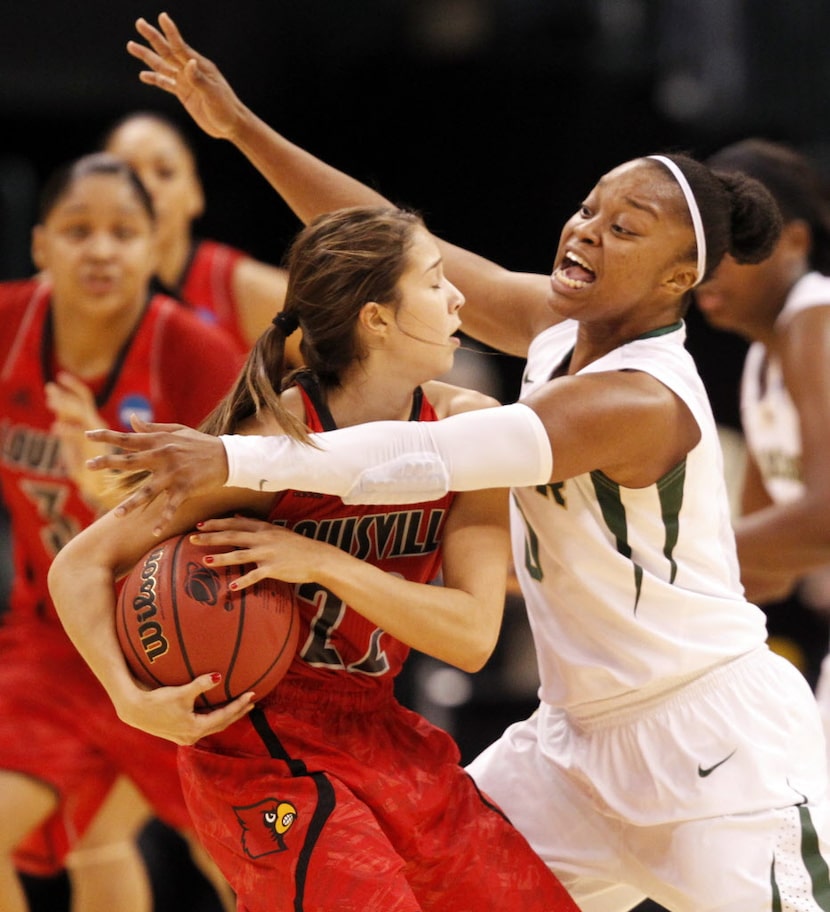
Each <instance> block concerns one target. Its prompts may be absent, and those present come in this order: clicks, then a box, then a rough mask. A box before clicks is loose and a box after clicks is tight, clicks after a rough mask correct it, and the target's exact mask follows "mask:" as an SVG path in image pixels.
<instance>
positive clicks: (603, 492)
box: [591, 470, 643, 614]
mask: <svg viewBox="0 0 830 912" xmlns="http://www.w3.org/2000/svg"><path fill="white" fill-rule="evenodd" d="M591 482H592V483H593V485H594V493H595V494H596V496H597V503H598V504H599V508H600V510H602V518H603V519H604V520H605V525H606V526H608V528H609V529H610V530H611V533H612V535H613V536H614V537H615V538H616V539H617V552H618V553H619V554H622V556H623V557H627V558H628V559H629V560H631V545H629V543H628V523H627V521H626V518H625V507H624V506H623V502H622V498H621V497H620V486H619V485H618V484H617V483H616V481H611V479H610V478H609V477H608V476H607V475H605V474H604V473H603V472H600V471H598V470H595V471H593V472H591ZM631 563H632V564H633V566H634V592H635V595H634V613H635V614H636V613H637V604H638V602H639V601H640V590H641V588H642V585H643V568H642V567H641V566H640V565H639V564H637V563H635V562H634V561H631Z"/></svg>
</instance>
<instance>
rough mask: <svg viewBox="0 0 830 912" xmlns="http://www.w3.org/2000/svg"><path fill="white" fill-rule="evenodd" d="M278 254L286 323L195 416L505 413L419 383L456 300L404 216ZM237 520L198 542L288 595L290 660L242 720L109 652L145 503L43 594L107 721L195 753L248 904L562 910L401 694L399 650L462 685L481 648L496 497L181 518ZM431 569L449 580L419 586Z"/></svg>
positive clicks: (227, 865) (214, 419) (287, 418)
mask: <svg viewBox="0 0 830 912" xmlns="http://www.w3.org/2000/svg"><path fill="white" fill-rule="evenodd" d="M288 263H289V283H288V291H287V297H286V306H285V310H284V311H283V312H282V313H281V314H279V315H278V316H277V317H276V318H275V321H274V322H275V325H274V326H272V327H271V328H270V329H269V330H267V331H266V332H265V334H264V335H263V336H262V338H261V339H260V341H259V342H258V343H257V344H256V345H255V347H254V349H253V350H252V352H251V354H250V356H249V358H248V362H247V366H246V369H245V375H244V377H242V378H241V379H240V382H239V383H238V385H237V386H236V388H235V389H234V390H233V392H232V393H231V394H230V395H229V396H228V397H227V398H226V399H225V400H224V402H223V403H222V405H221V406H220V407H219V408H218V409H217V410H216V412H215V413H214V414H213V415H212V416H211V418H210V419H208V421H207V423H206V425H205V427H206V428H207V429H208V430H209V431H210V432H211V433H214V434H219V433H227V432H232V431H234V430H247V431H248V432H256V431H260V432H271V433H283V434H285V433H288V434H289V435H291V436H292V437H297V438H301V439H305V437H306V436H307V429H308V430H322V429H333V428H335V427H345V426H349V425H353V424H355V423H357V422H363V421H377V420H382V419H391V420H394V421H400V422H408V421H426V422H432V421H434V420H435V419H437V418H440V417H445V416H447V415H451V414H456V413H460V412H469V411H470V410H475V409H481V408H485V407H488V406H493V405H497V403H496V402H495V401H494V400H492V399H490V398H489V397H486V396H483V395H482V394H480V393H475V392H471V391H469V390H462V389H459V388H457V387H453V386H450V385H448V384H446V383H441V382H438V381H434V380H432V379H431V378H433V377H435V376H440V375H442V374H443V373H445V372H446V371H447V370H448V369H449V367H450V366H451V364H452V361H453V356H454V353H455V351H456V348H457V346H458V340H457V339H456V338H454V334H455V332H456V331H457V330H458V328H459V326H460V324H461V319H460V315H459V310H460V308H461V306H462V304H463V300H464V299H463V297H462V296H461V294H460V293H459V292H458V290H457V289H456V288H455V287H454V286H453V285H451V284H450V283H449V282H448V281H447V280H446V279H445V277H444V275H443V268H442V260H441V255H440V253H439V251H438V247H437V246H436V244H435V242H434V241H432V239H431V238H430V236H429V234H428V233H427V231H426V229H425V228H424V227H423V225H422V223H421V221H420V220H419V219H418V218H416V217H415V216H414V215H412V214H411V213H407V212H402V211H400V210H396V209H391V208H381V209H375V208H370V209H348V210H343V211H340V212H335V213H332V214H330V215H327V216H323V217H322V218H321V219H319V220H318V221H316V222H315V223H314V224H312V225H311V226H309V227H308V228H306V229H305V230H304V231H303V232H301V233H300V235H299V236H298V238H297V240H296V241H295V243H294V245H293V247H292V250H291V253H290V255H289V259H288ZM298 326H299V328H300V329H301V330H302V332H303V338H304V354H305V356H306V361H307V365H308V370H306V371H303V372H301V373H300V374H298V375H295V376H294V381H293V384H292V385H290V387H289V388H288V389H287V390H286V391H285V392H284V393H283V394H282V395H277V393H278V391H279V389H280V384H281V381H282V375H283V345H284V338H285V336H286V335H289V334H291V333H292V332H293V331H294V330H295V329H296V328H297V327H298ZM230 510H235V511H237V513H239V511H247V512H249V513H250V512H253V513H254V514H255V515H256V516H259V517H263V518H267V519H268V520H269V521H268V522H263V521H262V519H256V518H251V517H250V516H239V515H237V516H235V517H232V518H226V519H214V520H210V521H207V522H205V523H204V524H203V526H202V530H203V534H202V535H200V536H198V537H197V540H198V541H199V542H200V543H204V544H206V545H211V544H215V545H220V544H226V545H231V546H233V547H234V549H235V550H234V551H232V552H230V553H229V554H215V555H209V556H207V557H206V558H205V563H206V564H207V565H208V566H211V565H213V566H218V565H220V564H223V563H227V562H231V563H239V562H244V563H251V564H255V565H256V566H255V567H254V568H253V569H252V570H251V572H250V573H249V574H248V575H247V576H246V577H244V578H243V579H242V580H240V585H247V584H250V583H252V582H254V581H255V580H257V579H259V578H262V577H269V576H270V577H273V578H278V579H286V580H288V581H291V582H296V583H297V584H298V585H297V594H298V597H299V605H300V614H301V630H300V640H299V643H300V646H299V649H298V655H297V657H296V660H295V661H294V663H293V664H292V666H291V667H290V669H289V671H288V674H287V676H286V677H285V678H284V679H283V681H282V682H281V683H280V684H279V685H278V686H277V687H276V689H275V690H274V691H272V692H271V693H270V694H267V695H263V697H262V698H261V699H260V700H259V701H258V702H257V704H256V706H255V708H253V707H254V704H253V703H252V702H251V695H250V694H248V695H244V696H243V697H242V698H241V700H239V701H236V702H235V703H234V704H230V705H229V706H228V707H224V708H222V709H218V710H215V711H214V712H213V713H211V714H210V715H209V716H207V715H202V714H198V713H195V712H194V711H193V704H194V700H195V699H196V697H197V696H198V695H199V694H200V693H202V692H204V691H205V690H207V689H209V688H210V687H211V686H213V684H214V682H213V681H212V680H211V677H210V675H207V674H206V675H203V676H201V677H199V678H197V679H196V680H195V681H194V682H193V683H192V684H190V685H186V686H185V687H183V688H161V689H159V690H155V691H150V692H147V691H145V690H142V689H140V688H138V687H137V686H136V683H135V682H134V680H133V679H132V677H131V676H130V675H129V672H128V671H127V666H126V663H125V661H124V657H123V655H122V654H121V652H120V649H119V648H118V643H117V640H116V638H115V631H114V620H113V614H114V607H115V605H114V581H115V578H116V577H117V576H118V574H119V573H122V572H124V570H125V569H126V568H128V567H130V566H131V565H132V564H133V563H134V562H135V561H137V560H138V559H139V558H140V557H141V556H142V554H143V553H144V552H145V551H146V550H147V548H149V547H150V546H151V545H152V544H153V543H154V541H155V539H154V535H153V528H154V525H155V523H156V522H157V521H158V516H157V514H156V512H155V508H151V509H150V510H149V511H148V512H147V513H146V514H144V515H140V516H139V515H136V517H135V520H136V521H135V522H134V523H131V524H130V527H129V530H128V529H127V528H126V526H125V525H124V524H123V520H120V519H117V518H116V517H115V516H114V515H112V514H107V515H106V516H104V517H102V518H101V519H99V520H98V521H97V522H96V523H94V524H93V525H92V526H91V527H90V528H89V529H88V530H86V531H85V532H84V533H82V534H81V536H79V537H78V538H77V539H76V540H75V541H73V542H72V543H71V544H70V545H69V546H68V547H67V548H66V549H65V550H64V551H63V552H62V553H61V554H60V555H59V556H58V558H57V559H56V561H55V563H54V565H53V569H52V573H51V586H52V592H53V594H54V597H55V602H56V605H57V607H58V610H59V612H60V614H61V617H62V619H63V621H64V623H65V625H66V627H67V629H68V630H69V632H70V635H71V636H72V638H73V639H74V640H75V641H76V643H77V644H78V645H79V648H80V649H81V651H82V652H83V654H84V655H85V656H86V658H87V659H88V661H89V662H90V664H91V666H92V667H93V668H94V669H95V672H96V674H97V675H98V676H99V677H100V679H101V680H102V682H103V683H104V684H105V686H106V687H107V690H108V691H109V693H110V695H111V696H112V698H113V700H114V702H115V704H116V706H118V709H119V714H120V715H121V717H122V718H124V719H126V720H128V721H130V722H132V723H133V724H135V725H138V726H140V727H142V728H145V729H147V730H148V731H153V732H155V733H156V734H159V735H164V736H166V737H168V738H171V739H172V740H175V741H177V742H178V743H180V744H193V747H188V748H184V749H183V750H182V753H181V756H180V769H181V771H182V777H183V781H184V784H185V791H186V794H187V797H188V804H189V806H190V808H191V813H192V815H193V817H194V820H195V821H196V823H197V828H198V832H199V835H200V838H201V839H202V841H203V843H204V844H205V846H206V847H207V848H208V850H209V851H210V852H211V854H212V855H213V856H214V858H215V859H216V861H217V862H218V863H219V865H220V867H221V868H222V870H223V872H224V873H225V875H226V876H227V878H228V880H229V881H230V883H231V884H232V885H233V887H234V888H235V890H236V892H237V895H238V897H239V901H240V908H244V909H245V910H247V912H266V910H273V909H274V908H296V909H299V908H302V909H308V910H311V909H315V910H323V909H331V910H337V912H418V910H436V912H438V910H440V912H453V910H473V909H475V910H476V912H488V910H492V912H496V910H499V912H502V910H505V909H522V910H523V912H532V910H545V912H551V910H557V909H564V910H571V909H575V906H574V905H573V904H572V902H571V901H570V900H569V898H568V897H567V894H566V893H565V892H564V890H563V889H562V887H561V886H560V885H559V883H558V882H557V881H556V879H555V878H554V877H553V876H552V875H550V873H549V872H548V871H547V869H546V868H545V866H544V865H543V864H542V863H541V861H540V859H539V858H538V857H537V856H536V855H535V854H534V853H533V852H532V851H531V850H530V847H529V846H528V844H527V842H526V841H525V840H524V838H523V837H522V836H520V835H519V833H518V832H517V831H516V830H515V829H514V828H513V827H512V826H511V825H510V824H509V823H508V822H507V821H506V819H505V818H504V816H503V815H502V814H501V812H500V811H498V810H497V809H495V808H494V807H493V806H492V805H491V804H490V803H489V801H488V800H487V799H486V798H484V797H483V796H482V795H481V794H480V793H479V791H478V790H477V789H476V787H475V786H474V784H473V782H472V780H471V779H470V778H469V777H468V776H467V775H466V773H465V772H464V771H463V770H462V768H461V767H460V766H459V751H458V748H457V746H456V744H455V743H454V741H453V740H452V739H451V738H450V736H449V735H448V734H447V733H446V732H444V731H442V730H441V729H439V728H436V727H435V726H434V725H432V724H430V723H429V722H427V720H425V719H424V718H422V717H420V716H419V715H417V714H415V713H413V712H412V711H410V710H408V709H405V708H404V707H403V706H401V705H400V704H399V703H398V702H397V700H396V699H395V697H394V692H393V684H394V678H395V676H396V675H397V674H398V672H399V671H400V669H401V666H402V664H403V662H404V660H405V659H406V657H407V654H408V652H409V648H410V647H413V648H416V649H419V650H420V651H422V652H425V653H428V654H431V655H433V656H435V657H437V658H439V659H441V660H443V661H446V662H450V663H452V664H454V665H458V666H459V667H461V668H464V669H466V670H469V671H473V670H477V669H478V668H480V667H481V666H482V665H483V664H484V662H485V661H486V659H487V658H488V656H489V655H490V653H491V651H492V649H493V647H494V646H495V643H496V640H497V637H498V633H499V626H500V621H501V616H502V609H503V606H504V596H505V580H506V574H507V551H508V539H507V525H506V519H507V516H506V495H505V492H504V491H502V492H498V491H483V492H479V493H476V494H473V495H469V494H463V495H452V494H448V495H446V496H444V497H443V498H441V499H440V500H437V501H435V502H434V503H429V504H424V503H412V504H405V505H402V506H398V507H386V506H384V507H367V506H359V505H349V504H346V503H344V502H343V501H342V500H341V499H340V498H338V497H321V496H318V495H314V494H309V493H308V492H305V491H292V490H287V491H282V492H280V493H278V494H276V495H274V494H263V493H262V492H254V491H243V490H241V489H235V490H230V489H228V490H226V491H224V492H222V491H220V492H218V493H217V495H216V496H215V497H213V496H212V497H211V498H210V499H205V500H202V501H200V502H195V503H190V504H188V506H187V508H186V509H185V510H184V511H183V512H182V513H181V514H180V515H179V516H178V517H177V520H176V526H177V528H178V529H179V530H187V529H188V528H193V525H194V524H195V523H196V521H197V520H200V519H201V518H203V517H205V516H211V515H214V516H215V515H217V513H219V512H227V511H230ZM287 530H293V532H292V531H287ZM293 533H299V534H293ZM442 560H443V571H442V572H443V583H444V585H443V586H435V585H429V583H430V581H431V580H433V579H434V578H435V576H436V575H437V573H438V572H439V569H441V568H442ZM176 695H177V696H176ZM171 696H175V698H176V705H175V707H174V709H173V711H171V707H170V704H169V702H168V700H169V699H170V697H171ZM248 713H249V714H248ZM228 723H234V724H231V725H230V727H228V728H226V729H225V730H224V731H223V730H222V729H223V728H224V727H225V726H227V725H228ZM194 742H195V743H194Z"/></svg>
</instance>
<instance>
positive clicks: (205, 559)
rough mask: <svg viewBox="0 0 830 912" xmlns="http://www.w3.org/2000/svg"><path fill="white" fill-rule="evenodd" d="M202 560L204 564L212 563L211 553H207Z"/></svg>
mask: <svg viewBox="0 0 830 912" xmlns="http://www.w3.org/2000/svg"><path fill="white" fill-rule="evenodd" d="M204 561H205V563H206V564H212V563H213V555H212V554H208V555H207V557H205V558H204Z"/></svg>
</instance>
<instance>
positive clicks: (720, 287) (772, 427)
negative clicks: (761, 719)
mask: <svg viewBox="0 0 830 912" xmlns="http://www.w3.org/2000/svg"><path fill="white" fill-rule="evenodd" d="M711 163H712V164H713V166H715V167H718V168H722V169H726V170H729V171H740V172H743V173H746V174H750V175H751V176H753V177H755V178H756V179H758V180H760V181H762V182H763V183H764V185H765V186H766V187H767V188H768V189H769V191H770V192H771V193H772V195H773V196H774V197H775V199H776V201H777V203H778V206H779V208H780V209H781V213H782V216H783V219H784V227H783V230H782V233H781V239H780V240H779V241H778V243H777V244H776V246H775V249H774V251H773V253H772V255H771V256H770V257H769V259H767V260H765V261H764V262H763V263H759V264H758V265H757V266H747V265H743V266H742V265H739V264H737V263H735V262H734V261H732V259H731V258H729V257H726V258H725V260H724V262H723V263H721V265H720V266H719V267H718V269H717V271H716V272H715V273H714V275H713V276H712V277H711V278H710V279H709V280H708V281H707V282H706V283H705V284H704V285H702V286H701V287H700V288H697V289H696V290H695V297H696V301H697V306H698V307H699V309H700V310H701V312H702V313H703V315H704V316H705V317H706V319H707V320H708V321H709V323H711V324H712V325H713V326H716V327H718V328H720V329H725V330H729V331H731V332H735V333H738V334H739V335H741V336H743V337H744V338H745V339H746V340H747V341H748V342H749V343H750V348H749V351H748V352H747V357H746V360H745V363H744V370H743V378H742V383H741V422H742V425H743V431H744V436H745V439H746V445H747V451H748V460H747V469H746V473H745V478H744V485H743V490H742V497H741V513H742V515H741V517H740V518H739V519H738V520H737V522H736V524H735V531H736V538H737V543H738V558H739V561H740V565H741V579H742V581H743V584H744V587H745V588H746V591H747V596H748V597H749V598H752V599H754V600H755V601H759V602H768V601H772V600H776V599H780V598H783V597H785V596H787V595H788V594H789V593H791V592H792V591H793V589H794V588H795V587H796V586H797V585H798V584H799V583H800V582H801V581H802V580H804V578H805V577H809V576H810V575H811V574H813V573H814V572H815V571H816V570H817V568H825V567H826V566H827V565H828V564H830V476H828V471H827V457H828V453H830V188H828V186H827V183H826V182H825V180H824V179H823V177H822V175H821V174H820V172H819V170H818V167H817V166H816V165H815V164H813V163H812V162H811V161H810V159H809V158H808V157H807V156H805V155H803V154H801V153H800V152H798V151H797V150H796V149H795V148H793V147H790V146H788V145H786V144H782V143H776V142H771V141H769V140H765V139H760V138H751V139H746V140H742V141H740V142H737V143H734V144H732V145H730V146H727V147H725V148H723V149H721V150H720V151H719V152H717V153H715V155H714V156H712V158H711ZM819 578H822V576H821V574H819V575H816V576H813V579H819ZM817 696H818V698H819V702H820V705H821V709H822V715H823V718H824V723H825V735H828V734H830V660H828V659H825V661H824V663H823V666H822V674H821V675H820V677H819V682H818V686H817Z"/></svg>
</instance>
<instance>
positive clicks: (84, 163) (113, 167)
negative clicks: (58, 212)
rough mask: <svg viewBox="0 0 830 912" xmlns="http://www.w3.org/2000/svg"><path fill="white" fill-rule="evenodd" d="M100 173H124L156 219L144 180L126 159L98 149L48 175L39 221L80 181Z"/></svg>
mask: <svg viewBox="0 0 830 912" xmlns="http://www.w3.org/2000/svg"><path fill="white" fill-rule="evenodd" d="M97 174H104V175H111V176H113V177H121V178H123V179H124V180H125V181H127V183H128V184H129V185H130V187H131V188H132V189H133V191H134V193H135V195H136V197H137V198H138V201H139V202H140V203H141V205H142V206H143V208H144V209H146V210H147V214H148V215H149V216H150V219H151V220H152V221H153V222H155V220H156V210H155V208H154V206H153V200H152V198H151V196H150V194H149V193H148V192H147V188H146V187H145V186H144V184H143V183H142V182H141V178H139V176H138V175H137V174H136V173H135V171H133V169H132V168H131V167H130V166H129V165H128V164H127V163H126V162H124V161H122V160H121V159H120V158H116V156H114V155H110V154H109V153H108V152H95V153H93V154H92V155H84V156H83V157H82V158H78V159H76V160H75V161H72V162H69V163H68V164H66V165H63V166H62V167H60V168H58V169H57V170H56V171H55V172H54V173H53V174H52V175H51V176H50V177H49V179H48V180H47V181H46V183H45V184H44V185H43V189H42V190H41V192H40V202H39V205H38V222H40V223H41V224H42V223H43V222H44V221H46V219H47V218H48V217H49V214H50V213H51V212H52V210H53V209H54V208H55V206H57V204H58V203H59V202H60V201H61V199H63V197H64V196H65V195H66V193H68V191H69V190H70V189H71V187H72V186H73V185H74V184H75V183H76V182H77V181H79V180H81V179H82V178H84V177H89V176H91V175H97Z"/></svg>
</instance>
